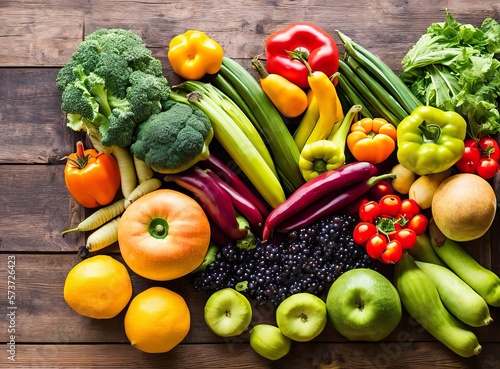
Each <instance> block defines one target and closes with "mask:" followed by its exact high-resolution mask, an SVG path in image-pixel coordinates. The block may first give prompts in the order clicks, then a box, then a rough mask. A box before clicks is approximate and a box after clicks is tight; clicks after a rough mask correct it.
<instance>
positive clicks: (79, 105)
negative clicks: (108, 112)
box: [62, 83, 99, 120]
mask: <svg viewBox="0 0 500 369" xmlns="http://www.w3.org/2000/svg"><path fill="white" fill-rule="evenodd" d="M62 110H64V111H65V112H67V113H68V114H74V115H81V116H82V117H84V118H87V119H89V120H93V119H94V118H95V117H96V114H97V113H98V112H99V104H98V103H97V101H96V100H95V99H94V97H93V96H92V95H91V94H90V92H89V91H88V90H87V88H86V87H85V86H84V85H83V84H82V83H73V84H71V85H69V86H68V87H67V88H65V89H64V91H63V93H62Z"/></svg>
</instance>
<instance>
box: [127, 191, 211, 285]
mask: <svg viewBox="0 0 500 369" xmlns="http://www.w3.org/2000/svg"><path fill="white" fill-rule="evenodd" d="M209 242H210V224H209V222H208V218H207V216H206V214H205V212H204V211H203V209H202V208H201V206H200V205H199V204H198V203H197V202H196V201H195V200H194V199H193V198H191V197H189V196H187V195H185V194H183V193H181V192H178V191H175V190H169V189H161V190H156V191H154V192H151V193H149V194H147V195H144V196H143V197H141V198H139V199H138V200H136V201H134V202H133V203H132V204H131V205H130V206H129V207H127V209H126V210H125V211H124V213H123V215H122V217H121V218H120V222H119V225H118V244H119V246H120V252H121V254H122V257H123V260H124V261H125V263H126V264H127V265H128V266H129V267H130V269H132V271H134V272H135V273H136V274H138V275H140V276H142V277H144V278H148V279H152V280H155V281H166V280H171V279H175V278H179V277H182V276H184V275H186V274H188V273H190V272H192V271H193V270H194V269H196V268H197V267H198V266H199V265H200V264H201V263H202V262H203V259H204V258H205V255H206V253H207V250H208V245H209Z"/></svg>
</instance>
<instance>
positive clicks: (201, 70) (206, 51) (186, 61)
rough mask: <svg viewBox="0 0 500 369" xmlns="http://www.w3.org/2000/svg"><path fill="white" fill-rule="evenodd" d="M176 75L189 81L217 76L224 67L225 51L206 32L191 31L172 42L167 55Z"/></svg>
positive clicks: (176, 37) (173, 39)
mask: <svg viewBox="0 0 500 369" xmlns="http://www.w3.org/2000/svg"><path fill="white" fill-rule="evenodd" d="M167 57H168V60H169V62H170V64H171V65H172V68H173V70H174V72H175V73H177V74H178V75H179V76H181V77H183V78H185V79H188V80H198V79H201V78H202V77H203V76H204V75H205V74H215V73H217V72H218V71H219V69H220V67H221V65H222V58H223V57H224V51H223V49H222V47H221V46H220V45H219V43H218V42H217V41H215V40H213V39H211V38H210V37H208V36H207V35H206V34H205V33H204V32H202V31H197V30H189V31H186V32H184V33H182V34H179V35H177V36H175V37H174V38H172V40H170V45H169V49H168V54H167Z"/></svg>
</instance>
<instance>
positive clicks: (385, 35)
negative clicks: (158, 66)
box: [0, 0, 499, 68]
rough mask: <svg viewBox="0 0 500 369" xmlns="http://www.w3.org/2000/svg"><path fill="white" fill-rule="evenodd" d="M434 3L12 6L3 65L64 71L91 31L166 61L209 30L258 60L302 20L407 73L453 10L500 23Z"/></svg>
mask: <svg viewBox="0 0 500 369" xmlns="http://www.w3.org/2000/svg"><path fill="white" fill-rule="evenodd" d="M427 5H428V4H427V3H425V2H420V1H411V2H401V1H396V0H384V1H368V2H362V3H352V2H328V3H326V2H324V1H320V0H315V1H309V0H299V1H291V0H288V1H280V2H275V1H267V0H258V1H252V2H250V3H248V2H243V1H241V2H240V1H237V2H232V3H231V6H227V5H226V4H225V3H224V2H220V1H215V0H207V1H204V2H203V3H200V2H197V1H183V2H181V3H176V2H167V3H164V2H158V1H156V0H147V1H141V2H134V1H132V2H124V1H117V0H105V1H96V2H88V1H84V0H79V1H71V2H65V1H61V0H51V1H43V0H37V1H29V2H28V1H4V2H2V13H1V15H0V35H2V37H0V66H61V65H63V64H64V63H65V62H66V61H67V60H68V58H69V57H70V55H71V53H72V52H73V50H74V49H75V47H76V45H77V44H78V42H79V41H81V39H82V37H83V35H84V33H85V34H88V33H90V32H93V31H94V30H96V29H98V28H103V27H109V28H111V27H122V28H128V29H132V30H134V31H136V32H137V33H138V34H140V35H141V36H142V37H143V38H144V40H145V41H146V43H147V44H148V46H150V47H151V48H152V49H154V50H155V55H157V56H158V57H160V58H162V59H163V60H166V59H165V58H166V51H167V47H168V43H169V41H170V39H171V38H172V37H173V36H175V35H176V34H178V33H181V32H184V31H185V30H187V29H190V28H197V29H200V30H203V31H205V32H207V33H208V34H209V35H211V36H212V37H214V38H215V39H217V40H218V41H219V42H220V43H221V45H222V46H223V47H224V50H225V52H226V54H227V55H228V56H231V57H238V58H239V57H242V58H251V57H253V56H255V55H257V54H260V53H262V52H263V45H264V41H265V39H266V37H267V36H268V35H269V34H270V33H272V32H274V31H276V30H278V29H280V28H283V27H285V26H287V25H288V24H290V23H291V22H294V21H310V22H314V23H316V24H318V25H320V26H321V27H323V28H324V29H325V30H327V31H328V32H330V33H332V34H335V30H337V29H339V30H341V31H342V32H344V33H346V34H347V35H348V36H351V37H352V38H353V39H355V40H356V41H358V42H360V43H362V44H364V45H366V46H368V47H370V48H371V49H372V51H373V52H375V53H377V54H378V55H379V56H380V57H381V58H382V59H383V60H385V61H386V62H387V63H388V64H389V65H391V66H392V67H395V68H399V65H400V61H401V58H402V57H403V56H404V54H405V53H406V52H407V50H408V48H409V47H410V46H411V45H412V44H413V43H414V42H415V41H416V40H417V39H418V37H419V35H420V34H421V33H423V32H425V30H426V28H427V27H428V25H429V24H430V23H431V22H437V21H442V20H444V17H445V8H448V9H449V10H450V12H452V14H453V15H454V16H455V17H457V18H459V19H460V20H461V21H462V22H470V23H473V24H476V25H477V24H479V23H480V22H481V21H482V19H484V18H485V17H487V16H491V17H493V18H496V19H498V18H499V8H498V3H497V2H496V1H481V2H475V3H470V4H467V8H465V7H464V6H463V5H462V4H460V3H449V2H448V1H445V0H439V1H434V2H433V3H432V9H433V10H432V11H431V12H430V11H429V7H428V6H427ZM94 14H98V15H99V16H93V15H94ZM221 19H224V22H221ZM360 24H362V25H363V27H359V25H360ZM402 25H404V29H403V31H402ZM337 40H338V38H337ZM388 45H390V47H388ZM12 50H16V52H15V53H13V52H12Z"/></svg>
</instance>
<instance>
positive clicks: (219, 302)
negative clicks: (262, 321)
mask: <svg viewBox="0 0 500 369" xmlns="http://www.w3.org/2000/svg"><path fill="white" fill-rule="evenodd" d="M204 318H205V323H206V324H207V325H208V327H209V328H210V329H211V330H212V331H213V332H214V333H215V334H217V335H218V336H221V337H233V336H238V335H239V334H241V333H243V332H244V331H245V330H246V329H247V328H248V326H249V325H250V322H251V321H252V306H251V305H250V301H248V299H247V298H246V297H245V296H244V295H243V294H241V293H239V292H238V291H236V290H235V289H234V288H223V289H221V290H219V291H216V292H214V293H213V294H212V295H210V297H209V298H208V300H207V302H206V304H205V309H204Z"/></svg>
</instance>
